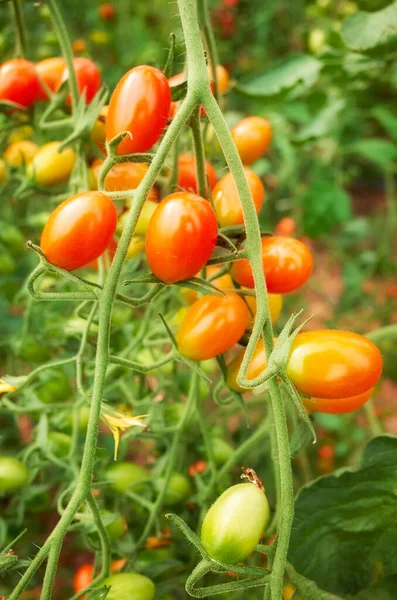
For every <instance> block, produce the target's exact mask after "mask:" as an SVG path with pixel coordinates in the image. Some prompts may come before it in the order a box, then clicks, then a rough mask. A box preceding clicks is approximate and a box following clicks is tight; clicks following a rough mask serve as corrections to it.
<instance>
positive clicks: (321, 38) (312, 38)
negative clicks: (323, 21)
mask: <svg viewBox="0 0 397 600" xmlns="http://www.w3.org/2000/svg"><path fill="white" fill-rule="evenodd" d="M325 42H326V35H325V31H324V30H323V29H312V30H311V32H310V33H309V37H308V40H307V45H308V47H309V50H310V52H313V54H316V53H317V52H320V50H322V49H323V48H324V46H325Z"/></svg>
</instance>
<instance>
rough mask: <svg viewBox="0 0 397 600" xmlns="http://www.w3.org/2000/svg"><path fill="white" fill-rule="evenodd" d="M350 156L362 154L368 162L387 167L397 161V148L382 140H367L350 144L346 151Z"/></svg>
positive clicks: (391, 143)
mask: <svg viewBox="0 0 397 600" xmlns="http://www.w3.org/2000/svg"><path fill="white" fill-rule="evenodd" d="M345 152H346V153H348V154H361V156H363V157H364V158H366V159H367V160H369V161H371V162H373V163H375V164H377V165H379V166H381V167H384V166H387V165H390V164H391V163H393V161H395V160H396V159H397V146H396V145H395V144H393V142H389V141H388V140H383V139H381V138H367V139H363V140H359V141H358V142H355V143H354V144H350V146H348V147H347V148H346V150H345Z"/></svg>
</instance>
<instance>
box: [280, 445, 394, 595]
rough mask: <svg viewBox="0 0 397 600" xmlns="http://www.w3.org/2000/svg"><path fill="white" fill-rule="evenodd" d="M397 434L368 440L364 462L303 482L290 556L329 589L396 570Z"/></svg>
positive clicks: (355, 588)
mask: <svg viewBox="0 0 397 600" xmlns="http://www.w3.org/2000/svg"><path fill="white" fill-rule="evenodd" d="M396 464H397V437H395V436H391V435H382V436H379V437H377V438H374V439H372V440H371V441H370V442H369V443H368V445H367V446H366V448H365V450H364V452H363V455H362V459H361V462H360V465H359V466H358V467H357V468H346V469H339V470H337V471H335V473H333V474H332V475H328V476H325V477H320V478H319V479H317V480H316V481H314V482H312V483H310V484H308V485H306V486H304V487H303V488H302V489H301V490H300V492H299V494H298V496H297V498H296V501H295V520H294V523H293V527H292V536H291V544H290V549H289V560H290V562H291V563H292V564H293V565H294V568H295V569H297V571H298V572H299V573H301V574H302V575H303V576H304V577H307V578H308V579H312V580H313V581H315V582H316V584H317V585H318V586H319V587H320V588H322V589H324V590H326V591H328V592H331V593H334V594H340V595H341V596H343V597H344V596H346V595H347V594H357V593H358V592H360V591H361V590H364V589H366V588H367V587H369V586H371V585H373V584H375V583H376V582H377V581H379V580H381V579H382V578H384V577H389V576H390V575H393V574H395V573H397V493H396V489H397V469H396Z"/></svg>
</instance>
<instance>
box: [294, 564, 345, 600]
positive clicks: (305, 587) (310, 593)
mask: <svg viewBox="0 0 397 600" xmlns="http://www.w3.org/2000/svg"><path fill="white" fill-rule="evenodd" d="M287 573H288V578H289V579H290V580H291V583H293V584H294V586H295V587H296V589H297V590H298V592H299V594H300V596H301V598H302V600H341V597H340V596H335V594H330V593H329V592H324V590H320V588H319V587H318V586H317V585H316V584H315V583H314V581H310V579H306V577H303V576H302V575H299V573H297V572H296V571H295V569H294V567H293V566H292V565H290V564H288V565H287Z"/></svg>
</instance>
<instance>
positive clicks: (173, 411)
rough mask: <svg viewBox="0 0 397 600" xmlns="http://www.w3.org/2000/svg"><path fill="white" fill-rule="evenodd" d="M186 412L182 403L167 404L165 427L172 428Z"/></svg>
mask: <svg viewBox="0 0 397 600" xmlns="http://www.w3.org/2000/svg"><path fill="white" fill-rule="evenodd" d="M185 412H186V404H184V403H183V402H173V403H172V404H168V406H166V407H165V418H166V420H167V425H169V426H171V427H172V426H173V425H177V424H178V423H179V421H180V420H181V419H182V418H183V416H184V415H185Z"/></svg>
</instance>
